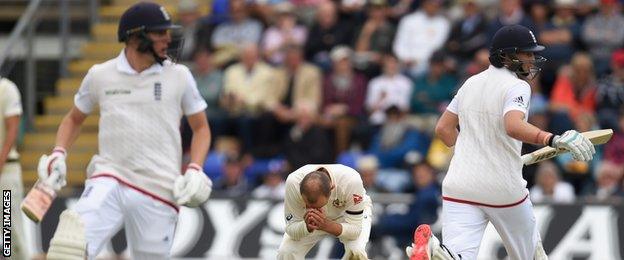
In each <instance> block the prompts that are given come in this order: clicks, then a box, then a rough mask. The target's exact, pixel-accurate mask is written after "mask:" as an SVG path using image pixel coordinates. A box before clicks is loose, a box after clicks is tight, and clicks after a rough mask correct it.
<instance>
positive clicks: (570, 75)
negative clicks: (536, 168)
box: [550, 53, 596, 133]
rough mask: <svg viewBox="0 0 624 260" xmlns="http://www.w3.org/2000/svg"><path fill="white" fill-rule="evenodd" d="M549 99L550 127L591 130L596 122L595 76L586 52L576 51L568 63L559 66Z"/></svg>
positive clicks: (559, 130)
mask: <svg viewBox="0 0 624 260" xmlns="http://www.w3.org/2000/svg"><path fill="white" fill-rule="evenodd" d="M550 102H551V103H550V107H551V110H552V111H553V115H552V116H551V127H550V129H551V130H552V131H554V132H556V133H560V132H564V131H565V129H578V130H579V131H588V130H590V128H591V126H592V125H593V124H594V122H595V119H594V113H595V107H596V77H595V76H594V66H593V62H592V60H591V58H590V57H589V55H587V54H584V53H576V54H575V55H574V56H573V57H572V61H571V65H570V66H566V67H563V68H562V69H561V72H560V73H559V76H558V77H557V81H555V86H554V88H553V91H552V93H551V96H550Z"/></svg>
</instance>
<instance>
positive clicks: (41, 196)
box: [21, 181, 56, 223]
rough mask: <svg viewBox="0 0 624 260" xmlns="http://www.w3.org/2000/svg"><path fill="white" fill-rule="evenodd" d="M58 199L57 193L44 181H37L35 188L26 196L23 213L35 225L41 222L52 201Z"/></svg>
mask: <svg viewBox="0 0 624 260" xmlns="http://www.w3.org/2000/svg"><path fill="white" fill-rule="evenodd" d="M55 198H56V192H55V191H54V189H52V188H51V187H49V186H48V185H47V184H46V183H44V182H42V181H37V182H36V183H35V185H34V186H33V188H32V189H31V190H30V192H28V194H26V197H25V198H24V200H23V201H22V205H21V208H22V211H24V213H25V214H26V216H28V218H30V219H31V220H32V221H34V222H35V223H39V222H41V220H42V219H43V216H45V214H46V212H48V209H50V206H51V205H52V201H54V199H55Z"/></svg>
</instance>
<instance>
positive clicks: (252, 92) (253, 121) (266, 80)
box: [222, 44, 276, 152]
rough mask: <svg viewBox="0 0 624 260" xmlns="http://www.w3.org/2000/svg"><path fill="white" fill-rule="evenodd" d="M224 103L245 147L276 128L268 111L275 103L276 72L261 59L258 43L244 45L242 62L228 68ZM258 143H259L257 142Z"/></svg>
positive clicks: (266, 136) (247, 149) (250, 147)
mask: <svg viewBox="0 0 624 260" xmlns="http://www.w3.org/2000/svg"><path fill="white" fill-rule="evenodd" d="M223 84H224V86H223V88H224V98H223V102H222V105H223V107H224V108H225V109H226V110H227V111H228V116H229V117H230V119H231V120H232V121H234V122H235V125H236V129H237V131H238V135H239V137H240V138H241V139H242V141H243V147H244V150H245V151H247V152H249V151H250V150H251V149H252V148H254V145H257V144H258V143H259V142H266V141H268V140H267V139H268V136H270V135H271V134H272V133H270V132H271V131H273V129H271V124H270V123H271V120H272V117H268V116H267V115H266V112H267V110H268V108H269V107H270V105H271V104H275V103H276V101H275V99H276V97H275V95H274V92H275V72H274V69H273V68H271V67H270V66H269V65H267V64H266V63H264V62H262V61H261V60H260V56H259V53H258V47H257V45H256V44H247V45H245V46H244V47H243V50H242V54H241V62H240V63H237V64H234V65H232V66H230V67H228V68H227V69H226V70H225V73H224V78H223ZM254 142H255V143H254Z"/></svg>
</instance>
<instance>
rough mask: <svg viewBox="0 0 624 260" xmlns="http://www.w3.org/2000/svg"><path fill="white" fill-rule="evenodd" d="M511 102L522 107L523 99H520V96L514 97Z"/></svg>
mask: <svg viewBox="0 0 624 260" xmlns="http://www.w3.org/2000/svg"><path fill="white" fill-rule="evenodd" d="M512 101H513V102H515V103H518V104H520V105H523V106H524V99H523V98H522V96H519V97H516V98H514V99H513V100H512Z"/></svg>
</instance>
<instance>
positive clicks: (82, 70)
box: [68, 59, 106, 77]
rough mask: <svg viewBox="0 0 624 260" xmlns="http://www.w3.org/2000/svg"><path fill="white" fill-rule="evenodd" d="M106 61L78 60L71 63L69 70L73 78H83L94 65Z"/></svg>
mask: <svg viewBox="0 0 624 260" xmlns="http://www.w3.org/2000/svg"><path fill="white" fill-rule="evenodd" d="M104 61H106V59H88V60H86V59H85V60H76V61H72V62H70V63H69V66H68V69H69V72H70V74H71V75H72V76H75V77H83V76H84V75H86V74H87V71H89V69H90V68H91V67H92V66H93V65H95V64H98V63H102V62H104Z"/></svg>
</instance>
